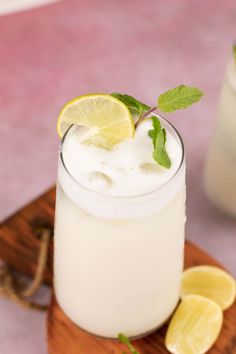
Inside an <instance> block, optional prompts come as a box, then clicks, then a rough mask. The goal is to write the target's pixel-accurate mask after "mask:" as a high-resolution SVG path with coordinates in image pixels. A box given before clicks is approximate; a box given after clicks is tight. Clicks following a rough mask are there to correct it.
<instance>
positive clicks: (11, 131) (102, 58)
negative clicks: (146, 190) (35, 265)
mask: <svg viewBox="0 0 236 354" xmlns="http://www.w3.org/2000/svg"><path fill="white" fill-rule="evenodd" d="M235 37H236V3H235V0H224V1H223V0H219V1H214V0H207V1H199V0H188V1H187V0H179V1H171V0H166V1H157V0H146V1H145V0H137V1H127V0H119V1H118V0H117V1H115V0H113V1H109V0H100V1H96V0H94V1H92V0H86V1H82V0H67V1H62V2H58V3H55V4H52V5H48V6H45V7H41V8H38V9H34V10H31V11H27V12H21V13H17V14H12V15H8V16H3V17H0V63H1V65H0V137H1V139H0V161H1V169H0V184H1V203H0V218H1V219H3V218H5V217H7V216H8V215H9V214H10V213H12V212H13V211H15V210H16V209H17V208H19V207H21V206H22V205H23V204H25V203H27V202H28V201H29V200H31V199H32V198H34V197H35V196H37V195H39V194H40V193H41V192H43V191H44V190H45V189H46V188H48V187H50V186H51V185H52V184H53V183H54V182H55V179H56V166H57V147H58V142H59V141H58V138H57V135H56V131H55V125H56V118H57V115H58V111H59V109H60V107H61V106H62V105H63V103H64V102H66V101H67V100H69V99H71V98H73V97H74V96H77V95H80V94H83V93H86V92H112V91H120V92H126V93H130V94H132V95H134V96H136V97H137V98H139V99H141V100H144V102H146V103H147V104H154V103H155V99H156V98H157V96H158V94H160V93H162V92H163V91H164V90H166V89H168V88H171V87H174V86H176V85H178V84H180V83H185V84H189V85H195V86H198V87H200V88H201V89H202V90H203V91H204V92H205V96H204V99H203V100H202V102H201V103H200V104H198V105H195V106H193V107H192V108H190V109H188V110H186V111H182V112H179V113H177V114H173V115H172V116H171V118H170V119H171V120H173V122H174V124H175V125H176V126H177V128H178V129H179V131H180V133H181V134H182V136H183V138H184V141H185V145H186V149H187V166H188V167H187V189H188V198H187V212H188V222H187V237H188V238H189V239H191V240H193V241H194V242H195V243H197V244H199V245H200V246H201V247H203V248H204V249H206V250H207V251H209V253H211V254H212V255H214V256H215V257H216V258H218V259H219V260H220V261H221V262H222V263H223V264H224V265H225V266H226V267H227V268H228V269H229V270H231V271H232V272H233V273H234V274H236V262H235V249H236V234H235V229H236V228H235V226H236V224H235V221H233V220H231V219H229V218H227V217H225V216H224V215H222V214H221V213H220V212H218V211H217V210H216V209H215V208H214V207H213V206H211V205H210V203H209V202H208V200H207V198H206V196H205V193H204V190H203V184H202V174H203V167H204V160H205V157H206V151H207V146H208V143H209V138H210V135H211V131H212V128H213V126H214V121H215V113H216V104H217V99H218V95H219V90H220V86H221V83H222V79H223V75H224V70H225V65H226V62H227V58H228V57H229V55H230V51H231V44H232V41H233V39H234V38H235ZM41 292H42V295H43V297H47V295H48V292H47V290H46V289H42V290H41ZM0 313H1V316H0V353H1V354H13V353H20V354H21V353H22V354H32V353H34V354H45V353H46V340H45V315H42V314H38V313H34V312H30V311H27V310H22V309H21V308H18V307H17V306H16V305H14V304H11V303H9V302H8V301H7V300H5V299H0Z"/></svg>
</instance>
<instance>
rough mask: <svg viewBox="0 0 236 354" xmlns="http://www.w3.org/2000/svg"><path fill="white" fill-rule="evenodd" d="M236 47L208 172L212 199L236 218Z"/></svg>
mask: <svg viewBox="0 0 236 354" xmlns="http://www.w3.org/2000/svg"><path fill="white" fill-rule="evenodd" d="M235 51H236V46H235V45H234V56H235V58H234V59H233V58H231V60H230V61H229V63H228V65H227V69H226V75H225V79H224V83H223V87H222V91H221V95H220V101H219V108H218V116H217V124H216V128H215V131H214V134H213V138H212V142H211V145H210V149H209V153H208V158H207V162H206V169H205V188H206V192H207V195H208V196H209V199H210V200H211V201H212V202H213V203H214V204H215V205H216V206H218V207H219V208H220V209H222V210H223V211H224V212H226V213H228V214H230V215H232V216H234V217H236V54H235Z"/></svg>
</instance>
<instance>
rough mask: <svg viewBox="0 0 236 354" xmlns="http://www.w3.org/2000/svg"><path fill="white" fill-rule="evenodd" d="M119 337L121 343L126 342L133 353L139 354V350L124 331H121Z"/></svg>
mask: <svg viewBox="0 0 236 354" xmlns="http://www.w3.org/2000/svg"><path fill="white" fill-rule="evenodd" d="M118 339H119V341H120V342H121V343H123V344H125V345H126V346H127V347H128V349H129V350H130V353H132V354H139V353H138V352H137V350H135V348H134V347H133V345H132V344H131V343H130V341H129V338H128V337H126V336H125V335H124V334H123V333H119V334H118ZM123 354H125V353H123Z"/></svg>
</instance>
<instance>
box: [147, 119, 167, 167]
mask: <svg viewBox="0 0 236 354" xmlns="http://www.w3.org/2000/svg"><path fill="white" fill-rule="evenodd" d="M151 119H152V126H153V129H151V130H149V131H148V135H149V137H150V138H151V139H152V143H153V147H154V150H153V154H152V157H153V159H154V160H155V161H156V162H157V163H158V164H159V165H161V166H163V167H165V168H168V169H169V168H170V167H171V161H170V158H169V155H168V153H167V151H166V148H165V144H166V130H165V129H164V128H162V127H161V122H160V120H159V119H158V118H157V117H155V116H153V117H151Z"/></svg>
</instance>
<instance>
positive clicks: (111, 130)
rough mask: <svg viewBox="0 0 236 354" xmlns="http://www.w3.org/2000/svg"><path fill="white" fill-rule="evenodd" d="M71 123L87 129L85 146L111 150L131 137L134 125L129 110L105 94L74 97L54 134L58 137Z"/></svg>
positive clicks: (64, 111)
mask: <svg viewBox="0 0 236 354" xmlns="http://www.w3.org/2000/svg"><path fill="white" fill-rule="evenodd" d="M72 124H78V125H81V126H83V127H86V128H88V131H87V133H86V137H87V139H86V140H85V142H86V143H88V144H93V145H96V146H101V147H104V148H110V147H112V146H113V145H114V144H117V143H119V142H120V141H122V140H125V139H129V138H131V137H132V136H133V134H134V123H133V118H132V115H131V113H130V111H129V109H128V108H127V107H126V105H125V104H124V103H122V102H121V101H119V100H118V99H117V98H114V97H112V96H111V95H108V94H90V95H84V96H80V97H77V98H75V99H73V100H71V101H70V102H68V103H67V104H66V105H65V106H64V107H63V108H62V110H61V112H60V115H59V118H58V122H57V132H58V135H59V137H60V138H62V136H63V135H64V134H65V132H66V131H67V129H68V128H69V127H70V126H71V125H72Z"/></svg>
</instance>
